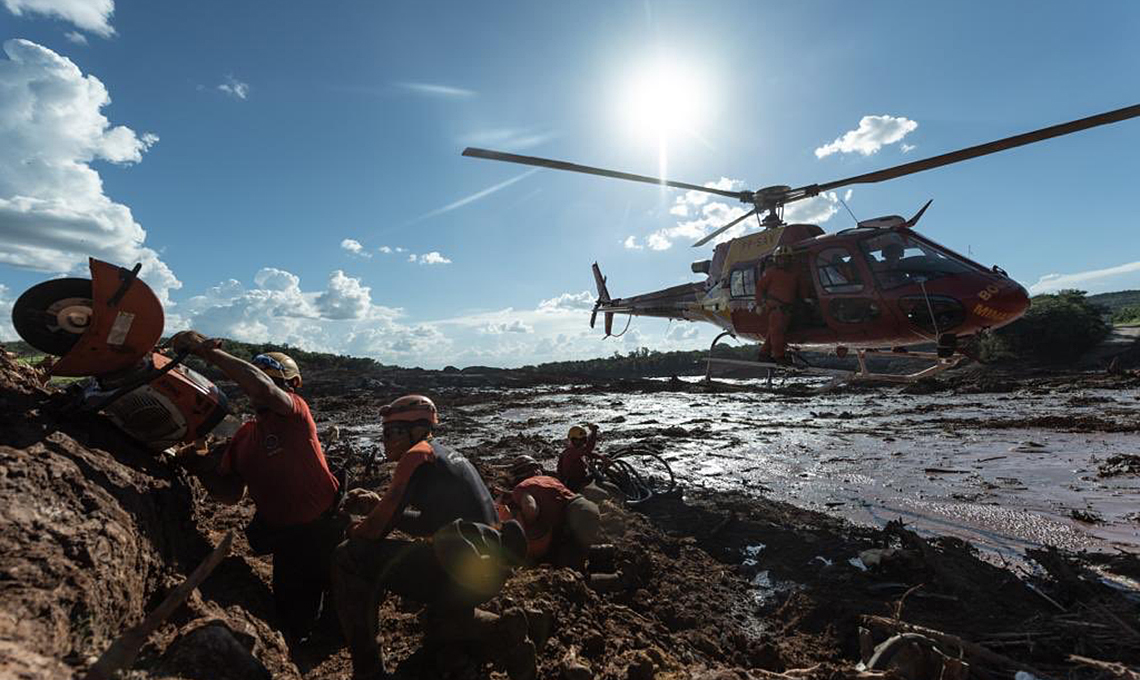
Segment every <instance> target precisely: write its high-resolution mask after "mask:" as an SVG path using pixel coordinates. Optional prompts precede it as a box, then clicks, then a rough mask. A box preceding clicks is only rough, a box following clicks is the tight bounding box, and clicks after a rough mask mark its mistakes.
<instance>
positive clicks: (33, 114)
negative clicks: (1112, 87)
mask: <svg viewBox="0 0 1140 680" xmlns="http://www.w3.org/2000/svg"><path fill="white" fill-rule="evenodd" d="M4 52H5V54H6V55H7V57H8V58H7V59H6V60H0V149H3V152H0V232H2V233H3V234H4V238H3V239H2V240H0V263H4V264H9V265H13V266H17V267H24V268H28V269H34V270H38V271H44V272H51V273H59V274H63V273H75V274H78V275H82V274H83V273H85V271H86V265H87V258H88V256H92V257H96V258H99V259H102V260H107V261H109V262H113V263H115V264H119V265H124V266H130V265H131V264H134V263H135V262H141V263H142V265H143V268H142V272H141V276H142V278H143V279H144V280H145V281H146V282H147V283H148V284H150V285H151V287H152V288H154V289H155V292H156V293H157V294H158V295H159V297H160V298H161V299H162V300H163V301H164V302H169V296H168V293H169V291H170V290H171V289H175V288H179V287H180V286H181V285H182V284H181V283H180V282H179V281H178V279H177V278H176V277H175V276H174V273H173V272H172V271H171V270H170V268H169V267H167V265H166V264H165V263H164V262H162V260H161V259H159V256H158V254H157V253H156V252H155V251H154V250H152V249H150V248H146V247H144V246H143V243H144V241H145V240H146V232H145V231H144V230H143V228H142V227H141V226H140V225H139V224H138V223H137V222H135V220H134V217H133V216H132V215H131V211H130V208H128V207H127V206H125V205H122V204H121V203H115V202H114V201H112V200H111V199H110V198H108V197H107V196H106V195H105V194H104V193H103V183H102V180H101V178H100V177H99V173H97V172H96V171H95V170H94V169H93V168H92V167H91V165H90V164H91V162H92V161H96V160H104V161H109V162H111V163H121V164H129V163H137V162H139V161H141V160H142V156H143V154H144V153H145V152H146V151H147V149H149V148H150V147H151V146H152V145H153V144H155V143H156V142H157V141H158V137H157V136H155V135H152V134H143V135H138V134H136V133H135V132H134V131H133V130H131V129H130V128H127V127H124V126H116V127H112V126H111V124H110V122H109V121H108V120H107V118H105V117H104V116H103V114H102V113H101V109H102V108H103V107H104V106H106V105H107V104H109V103H110V101H111V99H110V97H109V95H108V94H107V89H106V88H105V87H104V86H103V83H102V82H100V81H99V79H98V78H95V77H94V76H90V75H88V76H85V75H83V73H82V72H81V71H80V70H79V68H78V67H77V66H76V65H75V64H74V63H72V62H71V61H70V60H69V59H67V58H65V57H61V56H60V55H58V54H56V53H55V52H52V51H51V50H49V49H47V48H45V47H42V46H40V45H37V44H35V43H32V42H29V41H27V40H8V41H6V42H5V43H4Z"/></svg>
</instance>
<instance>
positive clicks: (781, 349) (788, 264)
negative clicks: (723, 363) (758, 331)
mask: <svg viewBox="0 0 1140 680" xmlns="http://www.w3.org/2000/svg"><path fill="white" fill-rule="evenodd" d="M772 262H773V265H774V266H770V267H768V268H767V269H765V270H764V274H763V276H761V277H760V280H759V281H757V282H756V304H757V307H758V308H760V310H761V311H760V316H761V323H762V325H766V326H767V333H765V334H764V344H763V345H761V346H760V356H759V358H758V360H759V361H761V362H764V363H770V362H774V363H777V364H781V365H788V364H789V363H790V362H789V361H788V357H787V341H786V339H785V333H787V330H788V326H789V325H790V324H791V322H792V312H793V310H794V309H795V304H796V302H797V301H799V300H800V299H802V298H803V297H805V296H806V287H805V285H804V281H803V279H802V278H801V277H800V275H799V272H798V271H797V270H796V269H795V267H794V266H793V260H792V249H791V248H790V247H789V246H778V247H777V248H776V250H774V251H773V252H772Z"/></svg>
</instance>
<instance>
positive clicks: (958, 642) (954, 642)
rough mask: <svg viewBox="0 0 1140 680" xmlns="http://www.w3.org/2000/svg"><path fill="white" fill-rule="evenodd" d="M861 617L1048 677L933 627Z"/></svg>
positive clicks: (869, 621)
mask: <svg viewBox="0 0 1140 680" xmlns="http://www.w3.org/2000/svg"><path fill="white" fill-rule="evenodd" d="M862 619H863V623H865V624H867V625H871V626H878V627H880V628H886V629H887V630H891V631H895V632H898V633H918V634H920V635H925V636H926V637H928V638H931V639H933V640H935V641H936V642H940V643H942V644H944V645H950V646H956V647H958V648H959V649H961V650H962V651H964V652H966V653H967V654H971V655H973V656H976V657H978V658H979V659H982V660H983V661H988V662H990V663H993V664H997V665H999V666H1002V667H1006V668H1016V669H1018V670H1023V671H1027V672H1029V673H1032V674H1034V675H1036V676H1037V677H1039V678H1045V677H1048V676H1047V675H1046V674H1045V673H1042V672H1041V671H1039V670H1037V669H1036V668H1034V667H1032V666H1030V665H1028V664H1024V663H1022V662H1020V661H1017V660H1015V659H1011V658H1009V657H1008V656H1003V655H1001V654H998V653H997V652H994V651H991V650H989V649H986V648H985V647H983V646H981V645H979V644H975V643H973V642H968V641H966V640H963V639H962V638H960V637H958V636H956V635H950V634H949V633H943V632H942V631H939V630H934V629H933V628H924V627H923V626H916V625H914V624H912V623H903V622H902V621H895V620H894V619H888V618H886V617H884V616H871V615H864V616H863V617H862Z"/></svg>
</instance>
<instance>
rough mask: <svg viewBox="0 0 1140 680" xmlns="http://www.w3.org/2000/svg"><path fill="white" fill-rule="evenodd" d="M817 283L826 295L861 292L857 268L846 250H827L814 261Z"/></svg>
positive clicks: (861, 284) (861, 287)
mask: <svg viewBox="0 0 1140 680" xmlns="http://www.w3.org/2000/svg"><path fill="white" fill-rule="evenodd" d="M816 267H817V268H818V269H819V283H820V285H821V286H823V289H824V290H825V291H827V292H828V293H857V292H859V291H861V290H863V279H862V278H861V277H860V276H859V268H858V267H856V266H855V261H854V258H853V257H852V256H851V253H850V252H848V251H847V249H846V248H828V249H827V250H824V251H822V252H820V254H819V257H818V258H817V259H816Z"/></svg>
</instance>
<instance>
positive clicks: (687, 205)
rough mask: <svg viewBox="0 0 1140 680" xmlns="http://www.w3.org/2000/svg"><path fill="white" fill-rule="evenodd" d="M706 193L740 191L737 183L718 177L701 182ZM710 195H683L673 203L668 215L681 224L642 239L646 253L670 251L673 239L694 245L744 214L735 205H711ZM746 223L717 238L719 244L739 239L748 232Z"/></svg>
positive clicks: (740, 184)
mask: <svg viewBox="0 0 1140 680" xmlns="http://www.w3.org/2000/svg"><path fill="white" fill-rule="evenodd" d="M704 185H705V186H706V187H709V188H710V189H723V190H725V191H739V190H740V189H743V188H744V183H743V182H741V181H740V180H734V179H729V178H727V177H722V178H720V179H719V180H717V181H715V182H705V184H704ZM711 197H712V194H708V193H705V192H703V191H686V192H684V193H682V194H680V195H678V196H677V197H676V198H674V199H673V206H672V208H670V210H669V212H670V214H672V215H676V216H677V217H681V218H682V220H681V221H680V222H678V223H677V225H676V226H674V227H666V228H665V229H658V230H657V231H655V232H653V233H652V234H650V235H649V236H648V238H646V240H645V243H646V245H647V246H649V249H650V250H668V249H669V248H672V247H673V241H674V240H676V239H686V240H689V241H696V240H699V239H700V238H702V237H704V236H705V234H708V233H709V232H711V231H712V230H714V229H719V228H720V227H722V226H724V225H725V224H728V223H729V222H731V221H732V220H734V219H736V218H737V217H740V216H741V215H743V214H744V213H745V211H746V209H745V208H742V207H740V206H738V205H728V204H727V203H721V202H720V201H711V202H710V200H709V199H710V198H711ZM748 222H749V220H745V221H744V222H743V223H741V224H738V225H736V226H735V227H733V228H732V229H729V230H728V231H726V232H725V233H724V234H722V235H721V236H719V237H718V240H717V243H719V242H720V241H723V240H726V239H729V238H733V237H735V236H739V235H741V234H743V233H744V231H745V230H746V229H747V228H748Z"/></svg>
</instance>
